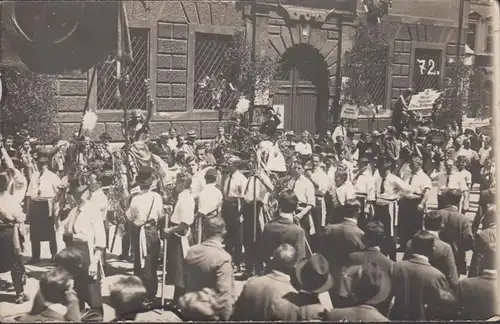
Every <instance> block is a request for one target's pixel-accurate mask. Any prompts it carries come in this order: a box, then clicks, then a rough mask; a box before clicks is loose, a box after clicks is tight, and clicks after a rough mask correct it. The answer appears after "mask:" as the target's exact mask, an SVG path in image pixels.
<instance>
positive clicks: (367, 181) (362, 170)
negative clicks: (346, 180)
mask: <svg viewBox="0 0 500 324" xmlns="http://www.w3.org/2000/svg"><path fill="white" fill-rule="evenodd" d="M369 163H370V160H369V159H368V157H367V156H366V155H363V156H362V157H361V158H360V159H359V161H358V170H357V171H356V172H355V174H354V176H353V181H352V184H353V186H354V190H355V191H356V198H357V199H358V201H359V203H360V204H361V212H360V217H359V220H358V223H359V227H360V228H361V229H363V228H364V227H365V225H366V224H367V223H368V222H369V220H370V218H371V216H372V213H373V211H372V209H373V207H372V204H373V203H374V202H375V190H374V186H373V184H374V181H375V177H374V176H373V174H372V172H371V169H370V165H369Z"/></svg>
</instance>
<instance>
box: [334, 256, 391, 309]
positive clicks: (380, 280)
mask: <svg viewBox="0 0 500 324" xmlns="http://www.w3.org/2000/svg"><path fill="white" fill-rule="evenodd" d="M390 293H391V278H390V277H389V274H388V273H386V272H385V271H383V270H382V269H381V268H380V267H379V266H378V265H377V264H375V263H374V262H368V263H366V264H364V265H355V266H351V267H349V268H348V269H347V270H346V271H345V273H344V274H343V275H342V279H341V282H340V295H341V296H342V297H350V298H352V299H354V301H355V302H357V303H360V304H364V305H378V304H380V303H381V302H383V301H385V300H387V298H388V297H389V295H390Z"/></svg>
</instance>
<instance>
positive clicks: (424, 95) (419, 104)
mask: <svg viewBox="0 0 500 324" xmlns="http://www.w3.org/2000/svg"><path fill="white" fill-rule="evenodd" d="M440 95H441V92H439V91H436V90H432V89H425V90H424V91H422V92H419V93H417V94H416V95H413V96H412V97H411V100H410V104H409V105H408V110H413V111H415V112H418V113H420V114H422V115H430V114H431V112H432V108H433V106H434V102H436V100H437V98H439V96H440Z"/></svg>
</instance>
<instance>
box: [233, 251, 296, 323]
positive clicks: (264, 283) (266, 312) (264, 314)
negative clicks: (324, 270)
mask: <svg viewBox="0 0 500 324" xmlns="http://www.w3.org/2000/svg"><path fill="white" fill-rule="evenodd" d="M296 263H297V251H295V248H294V247H293V246H291V245H290V244H282V245H280V246H279V247H278V248H277V249H276V251H274V253H273V258H272V260H271V265H272V269H273V270H272V271H271V272H270V273H268V274H267V275H265V276H260V277H253V278H250V279H248V280H247V282H246V283H245V286H243V290H242V292H241V294H240V297H239V298H238V300H237V302H236V304H235V307H234V313H233V316H232V318H231V320H234V321H268V320H271V318H272V306H273V302H274V300H275V299H276V298H279V297H283V296H285V295H286V294H288V293H290V292H295V293H296V292H297V290H296V289H295V288H294V287H293V285H292V283H291V280H290V275H291V274H292V273H293V272H294V267H295V264H296Z"/></svg>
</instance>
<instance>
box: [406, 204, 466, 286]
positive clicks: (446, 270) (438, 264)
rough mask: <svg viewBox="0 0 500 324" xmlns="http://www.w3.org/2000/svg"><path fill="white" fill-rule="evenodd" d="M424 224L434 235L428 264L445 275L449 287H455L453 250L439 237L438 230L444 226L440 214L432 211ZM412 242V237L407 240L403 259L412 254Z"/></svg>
mask: <svg viewBox="0 0 500 324" xmlns="http://www.w3.org/2000/svg"><path fill="white" fill-rule="evenodd" d="M424 224H425V230H426V231H427V232H428V233H430V234H431V235H433V236H434V250H433V251H432V253H431V254H430V255H429V263H430V265H431V266H433V267H434V268H436V269H438V270H439V271H441V272H442V273H443V274H444V275H445V276H446V279H448V284H449V285H450V287H456V284H457V283H458V274H457V267H456V266H455V258H454V257H453V251H452V249H451V246H450V245H449V244H448V243H446V242H444V241H442V240H441V239H440V238H439V232H440V231H441V230H442V229H443V227H444V222H443V219H442V217H441V215H440V214H439V213H438V212H437V211H432V212H431V213H429V215H427V216H426V217H425V219H424ZM412 244H413V240H412V239H411V240H409V241H408V242H407V244H406V250H405V254H404V256H403V260H408V259H409V258H411V256H412V255H413V251H412Z"/></svg>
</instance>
